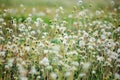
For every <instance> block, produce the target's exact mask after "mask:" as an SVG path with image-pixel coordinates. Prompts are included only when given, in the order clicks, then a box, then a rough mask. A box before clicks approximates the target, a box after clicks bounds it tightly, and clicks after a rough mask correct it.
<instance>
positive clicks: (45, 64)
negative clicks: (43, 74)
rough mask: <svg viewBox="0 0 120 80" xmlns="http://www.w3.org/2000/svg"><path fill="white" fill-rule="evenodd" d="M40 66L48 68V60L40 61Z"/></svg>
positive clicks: (45, 58)
mask: <svg viewBox="0 0 120 80" xmlns="http://www.w3.org/2000/svg"><path fill="white" fill-rule="evenodd" d="M40 64H43V65H44V66H48V65H49V60H48V58H47V57H44V58H43V59H42V60H41V61H40Z"/></svg>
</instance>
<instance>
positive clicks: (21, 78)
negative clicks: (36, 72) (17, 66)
mask: <svg viewBox="0 0 120 80" xmlns="http://www.w3.org/2000/svg"><path fill="white" fill-rule="evenodd" d="M20 80H28V78H27V77H23V76H20Z"/></svg>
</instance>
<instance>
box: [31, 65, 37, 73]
mask: <svg viewBox="0 0 120 80" xmlns="http://www.w3.org/2000/svg"><path fill="white" fill-rule="evenodd" d="M30 73H31V74H36V73H37V71H36V69H35V67H34V66H33V67H32V68H31V71H30Z"/></svg>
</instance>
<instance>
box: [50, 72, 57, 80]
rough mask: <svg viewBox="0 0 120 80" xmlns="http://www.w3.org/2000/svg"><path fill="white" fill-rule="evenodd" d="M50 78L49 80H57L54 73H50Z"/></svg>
mask: <svg viewBox="0 0 120 80" xmlns="http://www.w3.org/2000/svg"><path fill="white" fill-rule="evenodd" d="M50 76H51V78H52V79H53V80H56V78H57V74H56V73H54V72H52V73H51V74H50Z"/></svg>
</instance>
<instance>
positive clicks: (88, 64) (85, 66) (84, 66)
mask: <svg viewBox="0 0 120 80" xmlns="http://www.w3.org/2000/svg"><path fill="white" fill-rule="evenodd" d="M90 65H91V63H90V62H87V63H84V64H83V67H82V68H83V70H84V71H85V72H86V71H88V69H89V68H90Z"/></svg>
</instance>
